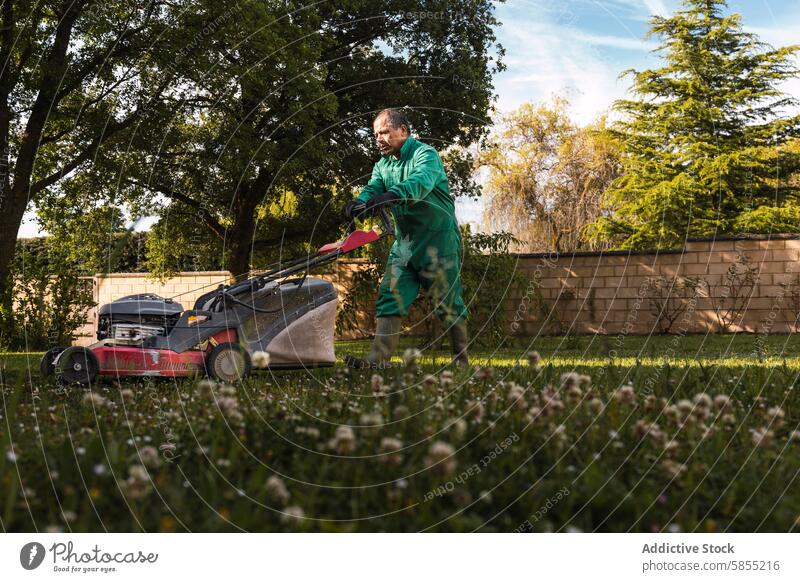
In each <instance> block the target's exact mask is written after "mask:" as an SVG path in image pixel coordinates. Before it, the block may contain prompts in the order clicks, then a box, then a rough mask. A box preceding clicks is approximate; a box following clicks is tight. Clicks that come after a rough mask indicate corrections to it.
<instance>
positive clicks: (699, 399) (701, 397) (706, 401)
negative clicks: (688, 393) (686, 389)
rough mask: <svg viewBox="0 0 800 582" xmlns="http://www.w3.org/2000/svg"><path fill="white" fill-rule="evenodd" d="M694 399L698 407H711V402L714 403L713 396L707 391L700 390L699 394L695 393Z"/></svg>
mask: <svg viewBox="0 0 800 582" xmlns="http://www.w3.org/2000/svg"><path fill="white" fill-rule="evenodd" d="M692 400H693V401H694V404H695V406H697V407H700V408H706V409H708V408H711V403H712V401H711V396H709V395H708V394H706V393H705V392H698V393H697V394H695V395H694V398H693V399H692Z"/></svg>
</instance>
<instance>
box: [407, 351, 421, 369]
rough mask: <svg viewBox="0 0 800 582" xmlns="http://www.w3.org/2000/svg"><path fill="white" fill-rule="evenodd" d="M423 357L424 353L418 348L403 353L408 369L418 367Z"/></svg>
mask: <svg viewBox="0 0 800 582" xmlns="http://www.w3.org/2000/svg"><path fill="white" fill-rule="evenodd" d="M421 357H422V352H421V351H419V350H418V349H417V348H408V349H407V350H406V351H404V352H403V363H404V364H405V365H406V366H408V367H411V366H416V365H417V362H419V359H420V358H421Z"/></svg>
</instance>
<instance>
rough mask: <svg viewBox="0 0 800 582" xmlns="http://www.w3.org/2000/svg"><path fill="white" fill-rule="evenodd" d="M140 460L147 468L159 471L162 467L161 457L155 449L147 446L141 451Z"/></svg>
mask: <svg viewBox="0 0 800 582" xmlns="http://www.w3.org/2000/svg"><path fill="white" fill-rule="evenodd" d="M139 460H140V461H142V464H143V465H144V466H145V467H149V468H151V469H157V468H158V467H159V466H160V465H161V457H160V456H159V454H158V451H157V450H156V448H155V447H151V446H147V447H142V448H141V449H140V450H139Z"/></svg>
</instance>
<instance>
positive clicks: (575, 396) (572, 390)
mask: <svg viewBox="0 0 800 582" xmlns="http://www.w3.org/2000/svg"><path fill="white" fill-rule="evenodd" d="M581 398H583V391H582V390H581V389H580V387H578V386H571V387H569V388H567V400H569V401H570V402H572V403H576V402H578V401H580V400H581Z"/></svg>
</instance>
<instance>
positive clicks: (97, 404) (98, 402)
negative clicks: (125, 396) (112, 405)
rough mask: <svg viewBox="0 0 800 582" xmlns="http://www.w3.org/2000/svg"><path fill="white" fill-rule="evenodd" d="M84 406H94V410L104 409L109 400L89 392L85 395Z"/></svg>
mask: <svg viewBox="0 0 800 582" xmlns="http://www.w3.org/2000/svg"><path fill="white" fill-rule="evenodd" d="M82 401H83V404H84V406H92V407H93V408H102V407H103V406H105V405H106V403H107V400H106V399H105V398H103V397H102V396H101V395H100V394H98V393H97V392H87V393H86V394H84V395H83V399H82Z"/></svg>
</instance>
